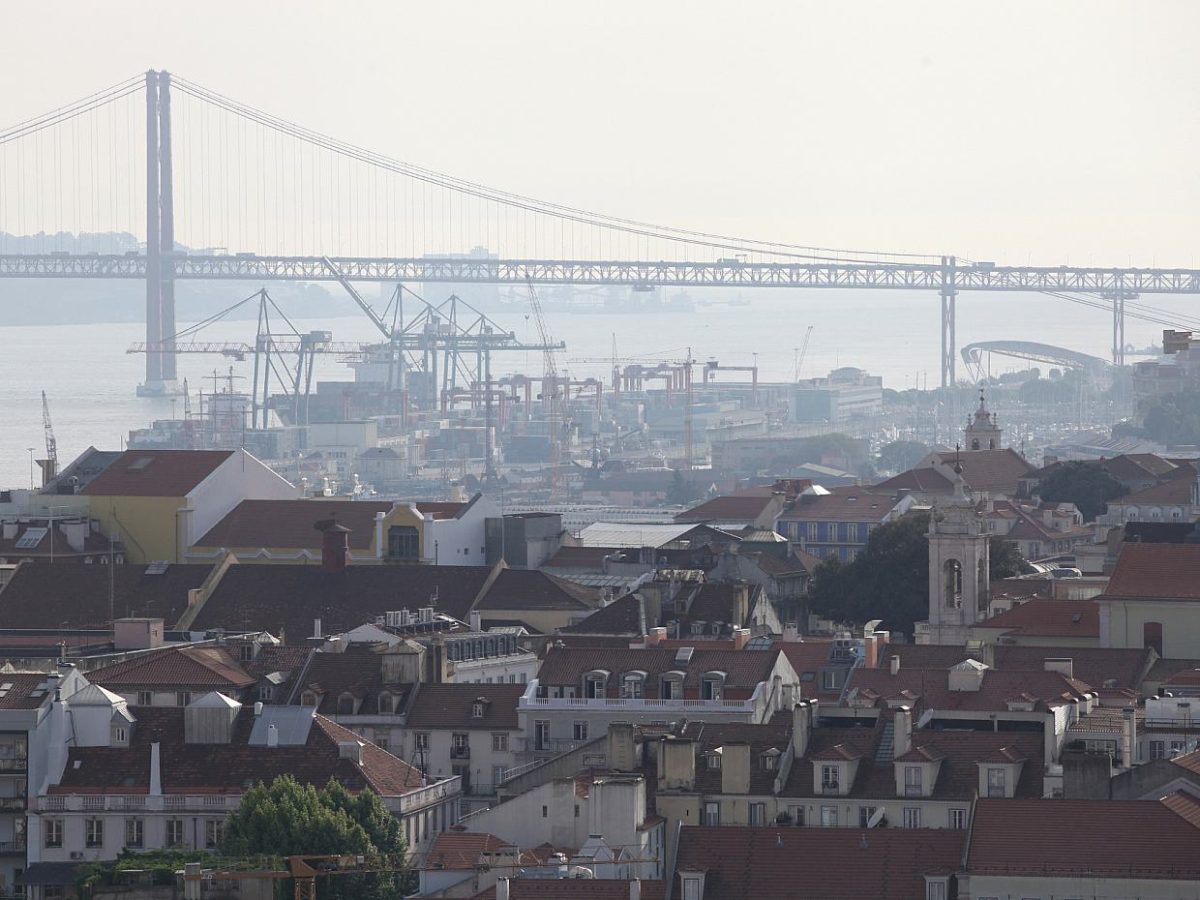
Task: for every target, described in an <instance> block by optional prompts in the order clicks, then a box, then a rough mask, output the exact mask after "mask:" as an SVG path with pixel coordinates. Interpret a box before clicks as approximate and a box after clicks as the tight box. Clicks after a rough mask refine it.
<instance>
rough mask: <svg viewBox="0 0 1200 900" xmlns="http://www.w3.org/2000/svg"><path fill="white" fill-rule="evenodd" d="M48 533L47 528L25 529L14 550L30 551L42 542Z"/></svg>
mask: <svg viewBox="0 0 1200 900" xmlns="http://www.w3.org/2000/svg"><path fill="white" fill-rule="evenodd" d="M49 531H50V529H49V528H26V529H25V533H24V534H22V535H21V536H20V537H19V538H18V539H17V543H16V548H17V549H18V550H32V549H33V548H34V547H36V546H37V545H38V544H40V543H41V542H42V538H44V537H45V536H46V535H47V533H49Z"/></svg>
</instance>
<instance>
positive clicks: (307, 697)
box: [300, 691, 317, 706]
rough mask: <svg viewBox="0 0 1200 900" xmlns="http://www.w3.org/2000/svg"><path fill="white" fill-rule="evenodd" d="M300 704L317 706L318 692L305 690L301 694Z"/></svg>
mask: <svg viewBox="0 0 1200 900" xmlns="http://www.w3.org/2000/svg"><path fill="white" fill-rule="evenodd" d="M300 705H301V706H316V705H317V695H316V693H315V692H314V691H305V692H304V693H302V694H301V695H300Z"/></svg>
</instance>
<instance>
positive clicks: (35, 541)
mask: <svg viewBox="0 0 1200 900" xmlns="http://www.w3.org/2000/svg"><path fill="white" fill-rule="evenodd" d="M35 528H36V529H38V531H34V530H33V529H35ZM39 532H40V533H41V534H42V536H41V537H40V538H39V537H38V536H37V535H38V533H39ZM26 536H28V539H27V540H26ZM30 545H32V546H30ZM108 551H109V543H108V538H106V537H104V536H103V535H102V534H100V533H99V532H95V531H90V530H89V531H88V533H87V535H86V536H85V537H84V539H83V547H82V548H81V549H79V550H76V549H75V548H74V547H72V546H71V544H70V542H69V541H68V540H67V535H66V533H65V532H64V531H63V528H62V525H61V524H54V525H53V527H48V526H47V520H46V519H40V520H37V519H34V520H31V521H29V522H18V523H17V533H16V534H15V535H13V536H12V537H11V538H5V537H3V536H0V559H5V560H8V561H9V562H16V561H17V560H21V559H26V558H30V559H42V558H47V559H48V558H50V557H54V558H57V559H64V558H67V557H79V556H92V557H103V558H105V559H107V557H108Z"/></svg>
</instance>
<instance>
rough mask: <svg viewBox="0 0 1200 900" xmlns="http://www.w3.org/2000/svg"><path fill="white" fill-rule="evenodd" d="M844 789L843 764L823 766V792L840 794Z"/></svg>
mask: <svg viewBox="0 0 1200 900" xmlns="http://www.w3.org/2000/svg"><path fill="white" fill-rule="evenodd" d="M841 790H842V769H841V766H821V793H822V794H839V793H841Z"/></svg>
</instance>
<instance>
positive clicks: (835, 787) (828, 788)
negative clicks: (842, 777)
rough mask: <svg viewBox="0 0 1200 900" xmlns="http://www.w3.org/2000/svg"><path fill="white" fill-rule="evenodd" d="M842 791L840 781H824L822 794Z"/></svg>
mask: <svg viewBox="0 0 1200 900" xmlns="http://www.w3.org/2000/svg"><path fill="white" fill-rule="evenodd" d="M841 792H842V783H841V782H840V781H822V782H821V793H822V794H840V793H841Z"/></svg>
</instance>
